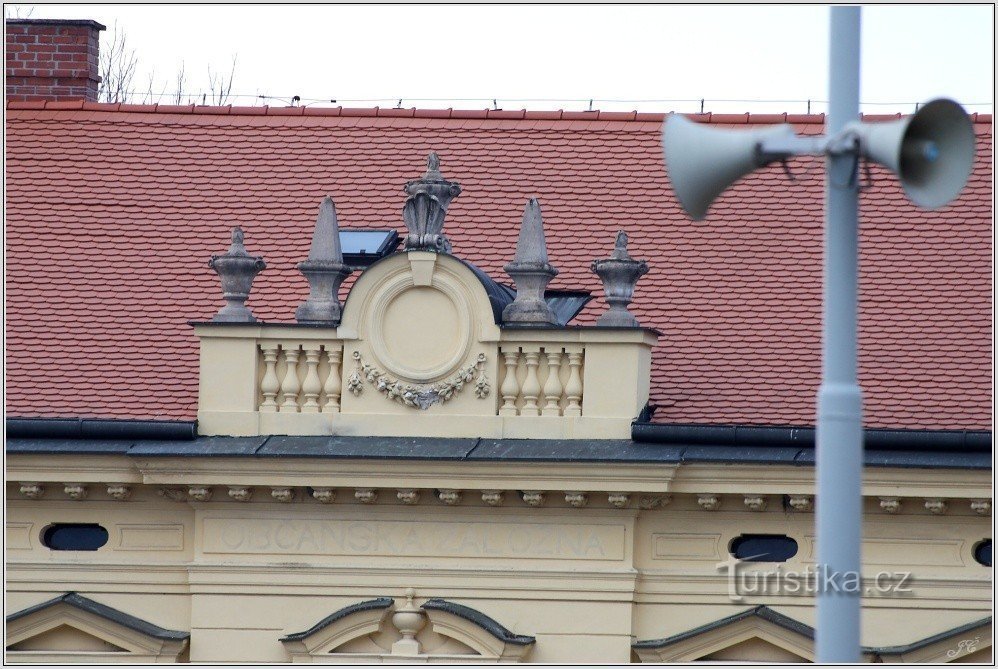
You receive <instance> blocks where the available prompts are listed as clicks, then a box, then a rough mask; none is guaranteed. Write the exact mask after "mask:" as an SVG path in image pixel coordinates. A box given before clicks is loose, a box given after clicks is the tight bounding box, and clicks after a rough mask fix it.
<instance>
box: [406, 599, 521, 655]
mask: <svg viewBox="0 0 998 669" xmlns="http://www.w3.org/2000/svg"><path fill="white" fill-rule="evenodd" d="M421 608H423V609H426V610H428V611H444V612H446V613H452V614H454V615H455V616H457V617H458V618H464V619H465V620H467V621H468V622H471V623H474V624H475V625H478V626H479V627H481V628H482V629H483V630H485V631H486V632H488V633H489V634H491V635H492V636H494V637H495V638H497V639H499V640H500V641H503V642H505V643H511V644H513V645H514V646H529V645H530V644H532V643H534V642H535V641H536V639H535V638H534V637H532V636H524V635H522V634H513V633H512V632H510V631H509V630H508V629H506V628H505V627H503V626H502V625H501V624H499V623H498V622H497V621H495V620H493V619H492V618H490V617H488V616H487V615H485V614H484V613H482V612H481V611H477V610H475V609H473V608H471V607H468V606H464V605H462V604H455V603H454V602H448V601H447V600H446V599H437V598H434V599H430V600H427V601H426V603H424V604H423V606H422V607H421Z"/></svg>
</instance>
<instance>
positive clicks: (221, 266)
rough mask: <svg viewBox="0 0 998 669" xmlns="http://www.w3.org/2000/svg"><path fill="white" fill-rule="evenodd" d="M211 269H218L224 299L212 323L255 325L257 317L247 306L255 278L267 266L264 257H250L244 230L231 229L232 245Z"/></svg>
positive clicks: (217, 257) (219, 256) (215, 261)
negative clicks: (244, 239)
mask: <svg viewBox="0 0 998 669" xmlns="http://www.w3.org/2000/svg"><path fill="white" fill-rule="evenodd" d="M208 267H210V268H212V269H213V270H215V272H216V273H217V274H218V277H219V279H221V281H222V298H223V299H224V300H225V306H224V307H222V308H221V309H219V310H218V313H217V314H215V317H214V318H212V319H211V320H212V322H215V323H253V322H255V321H256V318H254V317H253V313H252V312H251V311H250V310H249V308H248V307H247V306H246V300H247V299H249V294H250V289H251V288H252V286H253V279H254V278H255V277H256V275H257V274H259V273H260V272H262V271H263V270H264V268H266V267H267V264H266V263H265V262H263V258H260V257H256V256H251V255H250V254H249V253H247V252H246V246H245V244H244V242H243V230H242V228H240V227H238V226H236V227H235V228H233V229H232V245H231V246H230V247H229V250H228V252H226V253H225V254H224V255H213V256H212V257H211V260H209V261H208Z"/></svg>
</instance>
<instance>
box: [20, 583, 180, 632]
mask: <svg viewBox="0 0 998 669" xmlns="http://www.w3.org/2000/svg"><path fill="white" fill-rule="evenodd" d="M61 603H65V604H68V605H70V606H72V607H73V608H76V609H80V610H81V611H87V612H89V613H93V614H94V615H96V616H100V617H101V618H104V619H105V620H110V621H111V622H113V623H117V624H119V625H121V626H122V627H127V628H128V629H131V630H135V631H136V632H141V633H142V634H146V635H148V636H151V637H154V638H156V639H165V640H183V639H188V638H190V636H191V635H190V633H189V632H177V631H175V630H168V629H164V628H162V627H160V626H159V625H154V624H153V623H151V622H148V621H146V620H142V619H141V618H136V617H135V616H130V615H128V614H127V613H124V612H122V611H119V610H118V609H113V608H111V607H110V606H106V605H104V604H101V603H100V602H95V601H94V600H92V599H87V598H86V597H83V596H82V595H78V594H76V593H75V592H67V593H66V594H65V595H60V596H59V597H56V598H55V599H50V600H48V601H46V602H42V603H41V604H35V605H34V606H29V607H28V608H26V609H21V610H20V611H17V612H16V613H12V614H10V615H9V616H7V618H6V619H5V620H6V622H8V623H10V622H12V621H14V620H17V619H18V618H23V617H25V616H28V615H31V614H32V613H35V612H37V611H42V610H44V609H47V608H51V607H53V606H56V605H57V604H61Z"/></svg>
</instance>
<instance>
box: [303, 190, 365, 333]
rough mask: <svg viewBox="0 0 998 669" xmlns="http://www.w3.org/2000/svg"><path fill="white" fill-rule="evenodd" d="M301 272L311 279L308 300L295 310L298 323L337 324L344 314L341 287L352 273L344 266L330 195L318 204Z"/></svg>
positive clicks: (338, 229)
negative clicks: (340, 294) (312, 231)
mask: <svg viewBox="0 0 998 669" xmlns="http://www.w3.org/2000/svg"><path fill="white" fill-rule="evenodd" d="M298 270H299V271H300V272H301V273H302V274H304V275H305V278H306V279H308V299H306V300H305V301H304V302H302V303H301V305H300V306H299V307H298V309H297V310H296V311H295V318H296V319H297V320H298V322H299V323H309V324H316V325H318V324H323V325H337V324H338V323H339V322H340V315H341V313H342V305H341V304H340V299H339V292H340V284H341V283H343V279H345V278H346V277H347V276H349V274H350V272H352V271H353V270H351V269H350V268H349V267H348V266H347V265H345V264H343V252H342V250H341V249H340V226H339V222H338V221H337V220H336V205H335V204H334V203H333V198H331V197H329V196H328V195H327V196H326V197H324V198H323V199H322V203H321V204H320V205H319V218H318V219H317V220H316V222H315V232H314V233H313V234H312V246H311V248H310V249H309V252H308V260H305V261H303V262H300V263H298Z"/></svg>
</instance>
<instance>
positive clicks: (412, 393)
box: [347, 351, 492, 410]
mask: <svg viewBox="0 0 998 669" xmlns="http://www.w3.org/2000/svg"><path fill="white" fill-rule="evenodd" d="M353 359H354V360H356V361H357V368H356V369H355V370H354V371H353V372H352V373H351V374H350V377H349V378H348V379H347V388H348V389H349V390H350V392H351V393H353V394H354V395H355V396H359V395H360V394H361V393H362V392H364V379H366V380H367V382H368V383H370V384H371V385H373V386H374V387H375V388H377V389H378V392H380V393H383V394H384V395H385V397H387V398H388V399H390V400H394V401H396V402H398V403H399V404H404V405H405V406H409V407H414V408H417V409H424V410H425V409H429V408H430V407H431V406H433V405H434V404H442V403H443V402H446V401H447V400H449V399H451V398H452V397H454V395H456V394H457V393H459V392H461V390H462V389H463V388H464V387H465V385H471V382H472V380H474V382H475V396H476V397H478V399H485V398H486V397H488V396H489V393H490V392H492V386H491V385H489V379H488V377H487V376H486V375H485V354H484V353H479V354H478V358H477V360H476V361H475V362H474V363H473V364H470V365H468V366H467V367H465V368H464V369H461V370H458V372H457V374H455V375H454V376H453V377H451V378H450V379H449V380H447V381H441V382H439V383H434V384H432V385H428V386H422V385H414V384H410V383H403V382H402V381H399V380H398V379H395V378H392V377H391V376H389V375H388V374H386V373H385V372H383V371H381V370H380V369H378V368H376V367H374V366H373V365H371V364H369V363H365V362H364V360H363V358H362V357H361V355H360V351H354V352H353ZM476 371H477V372H478V376H477V378H476V377H475V372H476Z"/></svg>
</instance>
